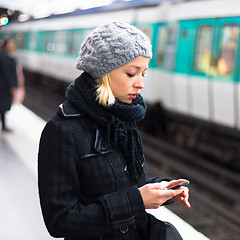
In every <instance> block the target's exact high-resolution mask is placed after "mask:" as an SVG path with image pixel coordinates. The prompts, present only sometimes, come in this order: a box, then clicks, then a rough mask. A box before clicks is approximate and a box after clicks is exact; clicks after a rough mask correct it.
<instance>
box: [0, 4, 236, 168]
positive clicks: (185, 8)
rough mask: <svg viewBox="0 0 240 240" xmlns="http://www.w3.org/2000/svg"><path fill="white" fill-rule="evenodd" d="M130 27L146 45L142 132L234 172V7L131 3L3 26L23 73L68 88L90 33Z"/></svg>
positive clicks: (233, 5) (1, 33) (0, 34)
mask: <svg viewBox="0 0 240 240" xmlns="http://www.w3.org/2000/svg"><path fill="white" fill-rule="evenodd" d="M111 21H125V22H129V23H131V24H133V25H135V26H136V27H138V28H139V29H141V30H142V31H143V32H145V33H146V34H147V35H148V36H149V38H150V39H151V43H152V47H153V57H152V59H151V60H150V63H149V69H148V72H147V74H146V76H145V80H144V81H145V88H144V89H143V90H142V92H141V93H142V95H143V96H144V98H145V100H146V102H147V103H148V106H149V107H148V109H149V111H148V114H147V116H146V119H147V123H146V124H143V125H142V127H143V128H144V129H145V130H147V131H149V132H150V133H152V134H155V135H158V136H160V137H163V138H165V139H167V140H168V141H170V142H172V143H174V144H176V145H177V146H179V147H184V148H187V149H189V150H191V151H193V152H198V153H200V154H201V155H203V156H207V157H208V158H209V159H210V160H211V161H216V162H219V163H221V164H223V165H224V166H227V167H229V168H231V169H234V170H236V171H238V172H240V37H239V33H240V31H239V28H240V2H239V1H238V0H208V1H206V0H197V1H196V0H195V1H184V0H182V1H181V0H176V1H163V0H162V1H161V0H138V1H137V0H135V1H129V2H127V1H126V2H115V3H113V4H111V5H108V6H102V7H96V8H92V9H86V10H76V11H74V12H71V13H66V14H60V15H51V16H49V17H45V18H42V19H31V20H28V21H25V22H22V23H12V24H8V25H7V26H5V27H2V29H1V31H0V36H1V37H3V36H6V35H8V36H11V37H14V39H15V40H16V45H17V49H16V51H15V54H16V56H17V57H18V58H19V60H20V61H21V62H22V63H23V66H24V69H25V70H26V71H29V72H33V73H40V74H42V75H45V76H48V77H52V78H54V79H57V80H58V81H61V82H71V81H73V80H74V79H75V78H76V77H77V76H78V75H79V74H80V72H79V71H78V70H75V62H76V58H77V56H78V51H79V48H80V45H81V43H82V41H83V40H84V39H85V36H86V35H87V34H88V33H89V31H91V30H92V29H93V28H95V27H96V26H99V25H101V24H104V23H107V22H111Z"/></svg>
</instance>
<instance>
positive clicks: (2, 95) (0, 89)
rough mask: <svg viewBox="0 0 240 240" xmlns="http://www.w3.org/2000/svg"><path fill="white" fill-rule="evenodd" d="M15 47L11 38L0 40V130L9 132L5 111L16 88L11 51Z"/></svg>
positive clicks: (15, 69)
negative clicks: (0, 127)
mask: <svg viewBox="0 0 240 240" xmlns="http://www.w3.org/2000/svg"><path fill="white" fill-rule="evenodd" d="M14 49H15V42H14V40H13V39H11V38H6V39H3V40H2V41H1V50H0V114H1V121H2V131H5V132H10V131H11V130H10V129H9V128H8V127H7V126H6V119H5V113H6V111H8V110H10V108H11V105H12V102H13V93H14V90H16V89H17V86H18V82H17V64H16V61H15V59H14V58H13V56H12V55H11V53H12V51H13V50H14Z"/></svg>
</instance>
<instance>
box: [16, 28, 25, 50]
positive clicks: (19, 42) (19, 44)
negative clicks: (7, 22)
mask: <svg viewBox="0 0 240 240" xmlns="http://www.w3.org/2000/svg"><path fill="white" fill-rule="evenodd" d="M24 46H25V35H24V34H23V33H22V32H19V33H17V34H16V48H18V49H23V48H24Z"/></svg>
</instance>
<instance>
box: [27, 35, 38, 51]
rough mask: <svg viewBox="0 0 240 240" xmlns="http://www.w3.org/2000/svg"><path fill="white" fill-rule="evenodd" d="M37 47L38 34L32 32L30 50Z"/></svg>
mask: <svg viewBox="0 0 240 240" xmlns="http://www.w3.org/2000/svg"><path fill="white" fill-rule="evenodd" d="M36 47H37V34H36V32H32V33H31V35H30V41H29V48H30V49H31V50H33V49H35V48H36Z"/></svg>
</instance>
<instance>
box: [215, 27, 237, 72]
mask: <svg viewBox="0 0 240 240" xmlns="http://www.w3.org/2000/svg"><path fill="white" fill-rule="evenodd" d="M238 34H239V27H238V25H237V24H226V25H224V26H223V29H222V34H221V38H220V52H219V58H218V63H217V70H218V73H219V74H220V75H227V74H230V73H231V72H232V70H233V65H234V56H235V51H236V48H237V41H238Z"/></svg>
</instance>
